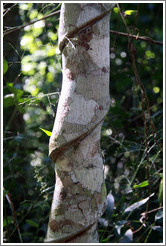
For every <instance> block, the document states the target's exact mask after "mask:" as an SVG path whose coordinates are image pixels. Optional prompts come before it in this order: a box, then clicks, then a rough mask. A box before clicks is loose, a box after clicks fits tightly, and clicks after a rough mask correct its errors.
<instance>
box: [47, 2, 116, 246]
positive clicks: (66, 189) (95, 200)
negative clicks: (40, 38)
mask: <svg viewBox="0 0 166 246" xmlns="http://www.w3.org/2000/svg"><path fill="white" fill-rule="evenodd" d="M108 6H109V8H111V7H113V4H108V5H107V8H108ZM108 12H109V11H107V10H106V9H105V7H104V6H103V4H97V3H91V4H85V3H72V4H68V3H65V4H62V9H61V17H60V28H59V40H60V49H61V51H62V53H63V54H62V61H63V64H62V65H63V84H62V91H61V96H60V100H59V104H58V110H57V114H56V119H55V123H54V128H53V132H52V135H51V138H50V144H49V154H50V157H51V159H52V160H53V161H54V163H55V172H56V184H55V191H54V196H53V201H52V207H51V214H50V219H49V224H48V231H47V235H46V239H45V242H50V243H51V242H56V243H60V242H62V243H64V242H70V243H71V242H72V243H97V242H98V234H97V230H96V225H97V221H98V218H100V216H101V215H102V214H103V212H104V211H105V207H106V204H105V201H106V187H105V183H104V178H103V160H102V155H101V150H100V130H101V125H102V123H103V119H104V117H105V115H106V113H107V111H108V109H109V106H110V96H109V71H110V66H109V63H110V59H109V17H110V14H109V13H108ZM103 13H105V14H103ZM102 14H103V16H102V17H101V15H102ZM98 16H100V18H99V17H98ZM96 17H98V18H96ZM90 20H94V21H90ZM97 20H98V21H97ZM89 21H90V22H89ZM92 22H94V23H93V24H92ZM86 23H91V24H88V25H86ZM76 27H81V28H76Z"/></svg>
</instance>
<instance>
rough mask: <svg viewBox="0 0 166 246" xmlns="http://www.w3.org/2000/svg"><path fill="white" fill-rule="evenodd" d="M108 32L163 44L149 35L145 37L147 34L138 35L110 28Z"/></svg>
mask: <svg viewBox="0 0 166 246" xmlns="http://www.w3.org/2000/svg"><path fill="white" fill-rule="evenodd" d="M110 33H112V34H115V35H119V36H123V37H128V36H129V37H130V38H132V39H135V40H138V39H139V40H143V41H145V42H148V43H151V44H158V45H163V42H160V41H156V40H154V39H152V38H150V37H147V36H138V35H132V34H129V35H128V33H124V32H118V31H114V30H110Z"/></svg>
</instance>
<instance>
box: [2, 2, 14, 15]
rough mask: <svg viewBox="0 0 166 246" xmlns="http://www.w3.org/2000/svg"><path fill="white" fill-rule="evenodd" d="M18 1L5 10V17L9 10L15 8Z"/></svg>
mask: <svg viewBox="0 0 166 246" xmlns="http://www.w3.org/2000/svg"><path fill="white" fill-rule="evenodd" d="M17 4H18V3H15V4H14V5H12V6H11V7H10V8H8V9H5V10H4V14H3V17H4V16H5V15H6V14H7V13H8V12H9V11H11V9H12V8H13V7H15V6H16V5H17Z"/></svg>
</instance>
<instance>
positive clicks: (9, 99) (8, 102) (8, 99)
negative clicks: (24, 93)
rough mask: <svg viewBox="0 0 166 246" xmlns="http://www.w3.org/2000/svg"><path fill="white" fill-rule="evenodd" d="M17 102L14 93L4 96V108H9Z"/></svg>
mask: <svg viewBox="0 0 166 246" xmlns="http://www.w3.org/2000/svg"><path fill="white" fill-rule="evenodd" d="M14 104H15V101H14V93H12V94H7V95H5V96H4V98H3V106H4V108H8V107H10V106H13V105H14Z"/></svg>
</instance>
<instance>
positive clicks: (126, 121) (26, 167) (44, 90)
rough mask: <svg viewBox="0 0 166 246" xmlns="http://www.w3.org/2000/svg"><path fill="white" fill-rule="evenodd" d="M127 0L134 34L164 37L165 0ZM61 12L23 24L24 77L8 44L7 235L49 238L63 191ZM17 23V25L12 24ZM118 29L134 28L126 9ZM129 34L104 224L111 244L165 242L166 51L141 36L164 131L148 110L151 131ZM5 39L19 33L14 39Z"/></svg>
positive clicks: (116, 77)
mask: <svg viewBox="0 0 166 246" xmlns="http://www.w3.org/2000/svg"><path fill="white" fill-rule="evenodd" d="M120 6H121V8H122V10H123V13H124V16H125V20H126V22H127V25H128V26H129V27H130V30H132V32H133V34H135V35H140V36H150V37H151V38H153V39H156V40H159V41H162V25H163V20H162V18H161V16H162V8H163V6H162V4H161V3H132V4H131V3H128V4H126V3H124V4H121V5H120ZM9 7H10V8H11V7H12V6H9ZM59 8H60V6H59V5H58V4H56V3H30V2H29V3H20V4H15V5H14V6H13V7H12V8H11V10H10V13H11V15H12V14H13V15H14V14H15V15H16V13H15V12H14V11H15V10H16V9H17V10H18V11H19V14H18V13H17V15H18V17H20V18H21V22H22V24H25V23H28V22H31V21H33V20H38V19H40V18H42V17H43V16H45V15H48V14H50V13H52V12H54V11H56V10H58V9H59ZM5 18H8V13H7V14H6V16H5ZM58 18H59V15H55V16H52V17H50V18H48V19H45V20H42V21H38V22H36V23H34V24H33V25H28V26H27V27H25V28H24V29H21V30H22V31H21V37H20V42H16V43H15V45H13V44H12V47H13V48H12V49H13V51H14V54H15V65H17V69H16V72H17V75H18V76H17V77H14V75H13V77H12V74H14V73H11V71H12V70H11V69H12V66H13V61H12V62H11V57H10V53H9V52H4V60H3V74H4V98H3V99H4V104H3V106H4V155H3V156H4V221H3V222H4V223H3V225H4V242H10V243H15V242H18V243H20V242H24V243H40V242H43V239H44V237H45V234H46V228H47V223H48V215H49V211H50V205H51V199H52V193H53V190H54V183H53V180H54V173H53V164H52V162H51V161H50V159H49V158H48V141H49V138H48V136H49V134H51V130H52V127H53V122H54V117H55V113H56V108H57V103H58V98H59V93H60V88H61V77H62V75H61V55H60V52H59V49H58V40H57V38H58V33H57V31H58V23H59V19H58ZM10 26H16V25H15V23H12V22H11V23H10ZM111 29H113V30H117V31H121V32H126V28H125V25H124V23H123V21H122V18H121V17H120V14H119V10H118V8H114V11H113V12H112V16H111ZM10 35H11V37H12V35H13V34H10ZM127 42H128V40H127V38H126V37H121V36H118V35H115V36H113V35H111V48H110V60H111V78H110V95H111V107H110V110H109V113H108V115H107V117H106V119H105V121H104V124H103V126H102V140H101V147H102V150H103V158H104V164H105V166H104V174H105V180H106V185H107V191H108V197H107V202H108V206H107V210H106V212H105V213H104V215H103V216H102V218H101V219H100V221H99V228H98V231H99V235H100V242H101V243H130V242H134V243H161V242H162V233H163V232H162V219H163V214H162V209H161V207H162V202H163V201H162V199H163V198H162V193H163V175H162V168H163V162H162V147H161V143H162V102H163V94H162V92H163V88H162V86H163V84H162V80H163V77H162V74H163V64H162V52H163V49H162V47H161V46H157V45H152V44H150V43H148V42H147V43H146V42H145V41H139V40H134V41H133V43H134V46H135V48H136V50H137V53H136V65H137V69H138V72H139V77H140V79H141V82H142V84H143V85H144V87H145V89H146V93H147V97H148V99H149V103H150V111H151V119H152V120H153V122H154V125H155V128H156V132H157V135H156V132H153V130H152V127H151V124H150V118H149V116H148V115H147V111H145V113H146V114H145V116H146V119H147V124H148V129H147V132H146V133H145V127H144V126H145V117H144V113H143V111H142V107H141V105H142V100H143V99H142V98H141V88H140V86H139V85H138V84H137V83H136V80H135V76H134V73H133V71H132V69H131V60H130V56H129V54H128V43H127ZM4 43H5V44H6V43H10V41H9V40H7V39H4ZM10 47H11V45H10ZM20 62H21V63H20ZM19 66H21V67H19ZM18 78H19V79H20V80H19V79H18ZM45 129H47V130H45ZM44 132H45V133H46V134H45V133H44ZM146 142H147V143H148V146H146ZM146 148H148V149H146ZM147 151H148V160H149V161H147ZM7 198H8V199H7ZM14 218H15V219H14Z"/></svg>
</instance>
